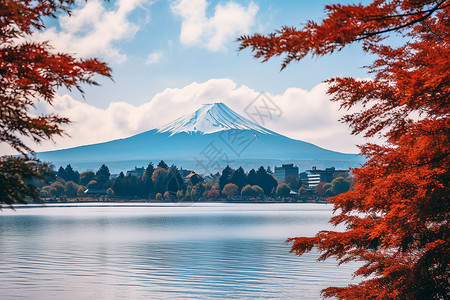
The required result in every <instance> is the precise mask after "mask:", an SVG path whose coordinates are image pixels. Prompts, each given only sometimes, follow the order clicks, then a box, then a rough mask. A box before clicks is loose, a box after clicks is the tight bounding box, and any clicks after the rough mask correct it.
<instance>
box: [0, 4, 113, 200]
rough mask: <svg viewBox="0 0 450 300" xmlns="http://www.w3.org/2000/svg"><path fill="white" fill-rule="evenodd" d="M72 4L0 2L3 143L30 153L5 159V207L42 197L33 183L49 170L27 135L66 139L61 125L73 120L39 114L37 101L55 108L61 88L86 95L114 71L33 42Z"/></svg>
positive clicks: (1, 177)
mask: <svg viewBox="0 0 450 300" xmlns="http://www.w3.org/2000/svg"><path fill="white" fill-rule="evenodd" d="M72 2H73V0H0V143H7V144H8V145H9V146H11V147H12V148H13V149H15V150H16V151H18V152H19V153H22V154H24V155H25V156H24V157H22V158H20V159H19V158H14V157H10V156H3V157H0V203H2V202H4V203H8V204H11V203H13V202H16V201H19V202H23V201H24V199H25V197H27V196H28V197H31V198H34V199H38V198H39V193H38V191H37V189H36V188H35V187H33V186H32V185H30V181H31V180H32V179H33V178H34V179H42V178H43V175H45V174H44V173H48V172H49V169H48V167H49V166H48V165H47V164H41V163H40V162H39V160H37V159H35V158H32V157H30V156H27V155H26V154H27V153H29V152H32V149H31V147H30V146H27V145H26V143H25V141H24V137H25V138H30V139H31V140H32V141H34V142H36V143H39V142H41V141H43V140H47V139H52V137H54V136H55V135H62V134H63V133H64V130H63V129H62V127H61V126H62V125H64V124H67V123H68V122H69V120H68V119H67V118H63V117H60V116H58V115H54V114H50V115H45V114H36V113H34V112H33V111H32V109H33V107H35V105H36V103H37V102H39V101H43V102H47V103H49V104H52V102H53V99H54V97H55V95H56V90H57V89H58V88H60V87H66V88H68V89H71V88H76V89H78V90H80V91H81V92H83V91H82V89H81V84H93V85H96V84H97V83H96V82H95V81H94V80H93V76H94V75H95V74H99V75H103V76H106V77H110V76H111V70H110V68H109V67H108V66H107V65H106V64H105V63H104V62H101V61H99V60H98V59H79V58H76V57H75V56H74V55H72V54H67V53H60V52H57V51H56V50H55V49H53V48H52V47H51V46H50V44H49V43H47V42H35V41H33V39H32V36H33V32H34V31H36V30H42V29H44V28H45V27H44V23H43V21H42V20H43V19H45V18H48V17H55V15H56V14H57V13H58V12H64V11H65V12H67V13H70V11H69V8H70V5H71V4H72ZM30 37H31V38H30ZM43 170H46V171H45V172H43ZM0 208H1V207H0Z"/></svg>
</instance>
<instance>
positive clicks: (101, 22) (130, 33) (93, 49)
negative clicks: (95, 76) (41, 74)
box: [33, 0, 146, 63]
mask: <svg viewBox="0 0 450 300" xmlns="http://www.w3.org/2000/svg"><path fill="white" fill-rule="evenodd" d="M145 1H146V0H118V1H117V2H116V3H115V4H114V6H113V9H112V10H109V9H106V8H105V6H106V5H107V2H105V1H102V0H90V1H83V0H79V1H77V8H75V9H74V10H73V11H72V15H71V16H68V15H62V16H61V17H59V19H58V21H59V25H60V29H59V30H58V29H56V28H55V27H51V28H49V29H47V30H45V31H43V32H36V33H34V34H33V39H36V40H38V41H51V44H52V45H53V46H54V47H55V48H56V50H58V51H64V52H69V53H76V55H79V56H80V57H87V56H92V55H100V56H102V57H104V58H107V59H109V60H113V61H115V62H118V63H120V62H124V61H125V60H126V55H125V54H124V53H121V52H120V50H119V49H118V48H117V47H115V46H114V42H117V41H119V40H123V39H130V38H133V37H134V35H135V34H136V32H137V31H138V30H139V25H137V24H135V23H133V22H131V21H129V20H128V17H129V14H130V13H131V12H132V11H133V10H135V9H136V8H137V7H139V6H140V5H141V4H142V3H144V2H145Z"/></svg>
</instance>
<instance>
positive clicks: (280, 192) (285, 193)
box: [276, 183, 291, 197]
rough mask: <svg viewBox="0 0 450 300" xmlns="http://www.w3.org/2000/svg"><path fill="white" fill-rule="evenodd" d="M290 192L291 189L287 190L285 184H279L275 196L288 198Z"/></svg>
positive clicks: (287, 187)
mask: <svg viewBox="0 0 450 300" xmlns="http://www.w3.org/2000/svg"><path fill="white" fill-rule="evenodd" d="M290 192H291V189H290V188H289V186H288V185H287V184H286V183H280V184H279V185H278V186H277V191H276V193H277V196H279V197H289V194H290Z"/></svg>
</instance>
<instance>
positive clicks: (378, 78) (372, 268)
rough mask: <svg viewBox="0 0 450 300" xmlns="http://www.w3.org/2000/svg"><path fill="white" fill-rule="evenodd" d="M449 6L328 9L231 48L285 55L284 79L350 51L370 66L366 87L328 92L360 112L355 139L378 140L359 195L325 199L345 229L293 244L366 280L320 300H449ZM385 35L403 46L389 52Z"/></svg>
mask: <svg viewBox="0 0 450 300" xmlns="http://www.w3.org/2000/svg"><path fill="white" fill-rule="evenodd" d="M449 6H450V3H449V1H445V0H441V1H429V0H421V1H408V0H394V1H383V0H374V1H373V2H372V3H371V4H368V5H362V4H358V5H338V4H336V5H329V6H326V12H327V17H326V18H325V19H324V20H323V21H322V23H320V24H318V23H315V22H312V21H310V22H308V23H307V25H306V26H305V27H304V28H301V29H296V28H291V27H284V28H282V29H281V30H280V31H277V32H275V33H273V34H269V35H267V36H263V35H259V34H256V35H254V36H244V37H241V38H240V43H241V49H245V48H250V49H251V50H252V51H254V55H255V57H256V58H262V59H263V60H264V61H267V60H268V59H270V58H271V57H273V56H280V55H284V56H285V58H284V61H283V64H282V68H285V67H286V66H287V65H288V64H289V63H290V62H292V61H294V60H300V59H302V58H304V57H305V56H307V55H312V56H321V55H325V54H328V53H332V52H333V51H338V50H340V49H342V48H343V47H345V46H346V45H348V44H350V43H355V42H360V43H362V48H363V50H364V51H367V52H370V53H372V54H374V55H376V57H377V58H376V59H375V61H374V62H373V64H372V65H371V66H369V67H368V70H369V72H370V73H371V74H373V77H374V78H373V80H358V79H355V78H333V79H330V80H328V83H329V90H328V92H329V94H330V95H331V96H332V100H333V101H337V102H339V103H340V104H341V108H343V109H350V108H355V107H362V109H361V110H360V111H359V112H357V113H353V114H348V115H347V116H345V117H344V118H343V121H344V122H346V123H347V124H349V126H350V127H351V128H352V131H353V133H354V134H363V135H364V136H365V137H374V136H379V137H382V140H383V141H384V142H382V143H380V144H371V143H367V144H365V145H363V146H361V153H362V154H363V155H365V156H366V157H367V159H368V160H367V163H365V164H364V165H363V166H362V167H361V168H358V169H355V170H353V173H354V175H355V180H356V184H355V185H354V187H353V189H352V190H351V191H349V192H347V193H344V194H341V195H339V196H336V197H333V198H331V199H330V201H331V202H333V203H334V216H333V217H332V219H331V220H330V222H331V223H332V224H334V225H339V224H342V225H345V228H346V229H345V230H344V231H343V232H337V231H321V232H319V233H318V234H317V235H316V236H315V237H299V238H293V239H290V240H291V241H292V242H293V246H292V252H294V253H296V254H299V255H302V254H304V253H305V252H308V251H310V250H312V249H313V248H318V249H319V250H320V252H321V256H320V258H319V260H324V259H327V258H330V257H334V258H336V259H337V260H338V262H339V264H342V263H347V262H351V261H360V262H363V263H364V264H363V266H362V267H360V268H359V269H358V270H357V271H356V272H355V275H358V276H362V277H363V280H362V281H361V282H360V283H359V284H353V285H349V286H347V287H329V288H327V289H325V290H323V296H325V297H337V298H339V299H446V298H447V297H448V295H449V294H450V288H449V282H448V276H449V273H450V268H449V265H450V259H449V249H450V237H449V226H448V220H449V217H450V216H449V212H450V210H449V208H450V202H449V199H448V196H449V195H450V190H449V178H450V177H449V151H450V141H449V136H450V135H449V133H450V130H449V128H450V120H449V112H450V110H449V108H450V107H449V89H450V88H449V82H450V71H449V61H450V49H449V40H450V37H449V25H450V20H449V9H450V7H449ZM391 32H392V33H396V34H397V35H398V34H400V35H401V36H402V38H403V41H405V42H404V43H403V44H402V45H400V46H396V47H394V46H390V44H391V40H390V39H389V38H387V37H388V36H389V33H391ZM397 37H398V36H397ZM386 38H387V39H386ZM396 43H397V44H398V40H397V41H396Z"/></svg>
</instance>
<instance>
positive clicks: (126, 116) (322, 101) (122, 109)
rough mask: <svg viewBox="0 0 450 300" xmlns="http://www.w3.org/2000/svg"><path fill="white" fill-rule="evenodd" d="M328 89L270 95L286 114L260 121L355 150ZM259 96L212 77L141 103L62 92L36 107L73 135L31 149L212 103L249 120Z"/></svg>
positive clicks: (126, 131)
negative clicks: (102, 101) (89, 99)
mask: <svg viewBox="0 0 450 300" xmlns="http://www.w3.org/2000/svg"><path fill="white" fill-rule="evenodd" d="M326 89H327V86H326V84H324V83H321V84H318V85H317V86H315V87H314V88H313V89H312V90H310V91H307V90H302V89H299V88H289V89H287V90H286V91H285V92H284V93H283V94H280V95H270V94H268V96H269V97H270V99H272V101H274V103H276V105H277V106H278V107H279V108H280V109H281V111H282V114H281V116H279V117H277V116H273V117H272V119H269V118H265V120H264V124H261V125H264V127H266V128H268V129H270V130H273V131H275V132H278V133H280V134H284V135H287V136H289V137H291V138H295V139H300V140H303V141H307V142H311V143H313V144H316V145H318V146H321V147H324V148H326V149H331V150H336V151H342V152H353V153H357V152H358V150H357V148H356V146H355V144H362V143H363V139H362V138H361V137H355V136H352V135H350V133H349V129H348V128H347V126H346V125H345V124H341V123H339V121H338V120H339V118H340V117H341V116H342V115H343V114H344V113H345V112H342V111H339V110H338V104H336V103H332V102H330V101H329V96H327V94H326ZM259 94H260V93H259V92H258V91H255V90H253V89H251V88H249V87H247V86H245V85H242V86H239V87H238V86H237V85H236V83H235V82H233V81H232V80H230V79H211V80H208V81H206V82H203V83H197V82H193V83H191V84H189V85H187V86H185V87H183V88H168V89H165V90H164V91H162V92H160V93H158V94H157V95H155V97H153V99H151V101H149V102H147V103H144V104H142V105H139V106H134V105H131V104H128V103H125V102H114V103H111V104H110V105H109V106H108V108H106V109H100V108H96V107H94V106H93V105H91V104H88V103H86V102H81V101H78V100H75V99H73V98H72V97H70V96H69V95H64V96H58V97H56V99H55V102H54V106H53V107H50V106H49V105H47V104H43V103H40V104H39V105H38V106H37V110H38V111H40V112H44V113H52V112H54V113H58V114H60V115H61V116H66V117H69V118H70V119H71V120H72V121H73V123H72V124H70V125H68V126H67V127H66V129H67V133H68V134H69V135H70V136H71V138H68V137H63V138H59V137H58V138H56V144H52V143H51V142H46V143H44V144H42V145H40V146H37V147H34V146H33V147H34V149H36V150H37V151H42V150H51V149H61V148H67V147H74V146H79V145H85V144H91V143H99V142H105V141H109V140H112V139H118V138H124V137H128V136H131V135H134V134H137V133H140V132H143V131H146V130H150V129H154V128H156V127H159V126H162V125H164V124H166V123H169V122H171V121H173V120H174V119H176V118H178V117H180V116H181V115H184V114H186V113H190V112H193V111H195V110H196V109H198V108H199V107H200V106H201V105H202V104H205V103H211V102H224V103H225V104H226V105H228V106H229V107H230V108H231V109H233V110H235V111H236V112H237V113H239V114H241V115H242V116H244V117H247V118H248V116H247V115H246V113H245V112H244V111H245V108H246V107H247V106H248V105H249V104H250V103H252V101H253V100H254V99H255V98H256V97H257V96H258V95H259ZM30 145H32V144H31V143H30ZM0 149H1V144H0Z"/></svg>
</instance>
